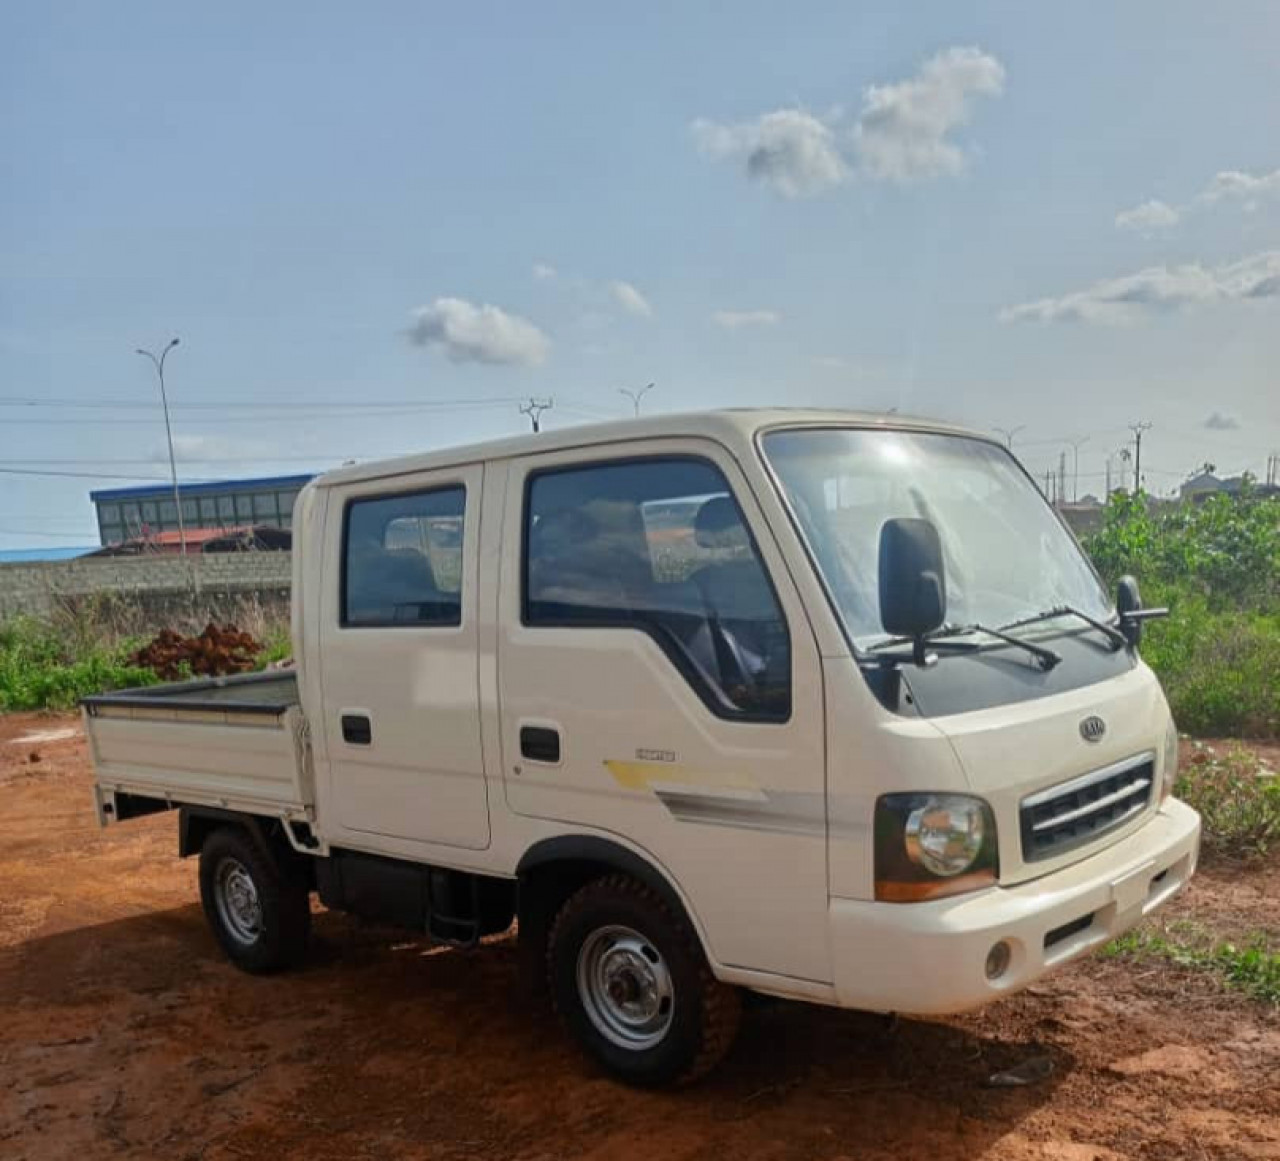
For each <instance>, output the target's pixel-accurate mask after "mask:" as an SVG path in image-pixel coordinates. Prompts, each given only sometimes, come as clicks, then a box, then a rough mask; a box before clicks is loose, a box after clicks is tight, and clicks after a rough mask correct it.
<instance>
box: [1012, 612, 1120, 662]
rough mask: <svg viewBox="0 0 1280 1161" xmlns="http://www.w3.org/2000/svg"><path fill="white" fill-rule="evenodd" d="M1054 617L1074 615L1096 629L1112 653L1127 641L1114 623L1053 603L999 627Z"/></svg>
mask: <svg viewBox="0 0 1280 1161" xmlns="http://www.w3.org/2000/svg"><path fill="white" fill-rule="evenodd" d="M1054 617H1075V618H1076V619H1077V620H1080V621H1083V622H1084V623H1085V624H1086V625H1089V626H1090V627H1092V628H1094V629H1097V630H1098V632H1099V633H1101V634H1102V635H1103V636H1104V637H1106V639H1107V640H1108V641H1109V642H1110V643H1111V652H1112V653H1116V652H1118V651H1119V650H1121V649H1123V648H1124V647H1125V646H1126V645H1127V644H1128V643H1129V640H1128V638H1127V637H1125V635H1124V634H1123V633H1122V632H1120V630H1119V629H1117V628H1116V627H1115V626H1114V625H1108V624H1107V623H1106V621H1099V620H1098V619H1097V618H1096V617H1091V616H1089V614H1088V613H1082V612H1081V611H1080V610H1079V609H1077V608H1073V607H1072V606H1071V605H1055V606H1054V607H1053V608H1051V609H1045V610H1044V611H1043V612H1040V613H1032V614H1031V616H1029V617H1021V618H1019V619H1018V620H1016V621H1010V622H1009V623H1008V624H1007V625H1001V626H1000V628H1001V629H1020V628H1021V627H1022V626H1023V625H1035V624H1038V623H1039V622H1041V621H1051V620H1053V618H1054Z"/></svg>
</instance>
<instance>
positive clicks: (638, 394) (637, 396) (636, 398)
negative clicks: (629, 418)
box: [618, 383, 653, 416]
mask: <svg viewBox="0 0 1280 1161" xmlns="http://www.w3.org/2000/svg"><path fill="white" fill-rule="evenodd" d="M652 390H653V384H652V383H646V384H645V385H644V386H643V387H641V388H640V390H639V391H632V390H631V388H629V387H619V388H618V394H619V395H625V396H626V397H627V398H628V399H630V400H631V406H632V407H634V408H635V412H636V415H637V416H638V415H639V414H640V400H641V399H643V398H644V397H645V396H646V395H647V394H648V393H649V392H650V391H652Z"/></svg>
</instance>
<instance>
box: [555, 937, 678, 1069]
mask: <svg viewBox="0 0 1280 1161" xmlns="http://www.w3.org/2000/svg"><path fill="white" fill-rule="evenodd" d="M577 981H578V997H579V999H580V1000H581V1001H582V1007H583V1009H584V1010H585V1011H586V1013H587V1018H588V1019H589V1020H590V1021H591V1023H592V1025H594V1027H595V1029H596V1031H597V1032H599V1033H600V1035H602V1036H603V1037H604V1038H605V1039H606V1040H608V1041H609V1042H610V1043H611V1044H616V1045H617V1046H618V1047H619V1048H626V1049H629V1050H631V1051H639V1050H642V1049H645V1048H652V1047H653V1046H654V1045H655V1044H658V1043H660V1042H661V1041H662V1039H663V1037H665V1036H666V1034H667V1033H668V1031H670V1029H671V1021H672V1018H673V1017H674V1015H675V985H674V983H673V982H672V979H671V972H670V971H669V970H668V969H667V965H666V962H665V961H664V960H663V958H662V955H661V954H660V953H659V951H658V949H657V948H656V947H655V946H654V945H653V942H652V941H651V940H649V939H646V938H645V937H644V936H643V935H641V934H640V933H639V932H638V931H634V930H632V929H631V928H630V927H622V926H620V925H613V926H610V927H601V928H597V929H596V930H595V931H593V932H592V933H591V934H590V935H588V936H587V938H586V939H585V940H584V941H583V944H582V948H581V950H579V952H578V971H577Z"/></svg>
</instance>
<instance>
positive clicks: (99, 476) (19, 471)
mask: <svg viewBox="0 0 1280 1161" xmlns="http://www.w3.org/2000/svg"><path fill="white" fill-rule="evenodd" d="M0 474H3V475H6V476H65V477H67V478H69V479H77V480H158V481H160V483H162V484H163V483H166V482H167V477H166V476H138V475H130V476H116V475H111V474H110V473H108V472H53V471H42V470H40V469H39V468H0ZM187 482H188V483H191V482H192V481H190V480H188V481H187Z"/></svg>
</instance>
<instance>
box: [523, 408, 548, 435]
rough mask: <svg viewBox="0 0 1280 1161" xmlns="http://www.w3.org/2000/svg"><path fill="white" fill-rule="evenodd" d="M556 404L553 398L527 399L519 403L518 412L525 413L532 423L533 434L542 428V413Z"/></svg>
mask: <svg viewBox="0 0 1280 1161" xmlns="http://www.w3.org/2000/svg"><path fill="white" fill-rule="evenodd" d="M555 405H556V401H555V400H554V399H528V400H526V401H525V402H524V403H522V404H520V414H521V415H527V416H528V417H529V422H530V423H531V424H532V425H533V434H534V435H537V434H538V432H540V431H541V430H542V413H543V412H544V411H550V410H551V409H552V408H553V407H554V406H555Z"/></svg>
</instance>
